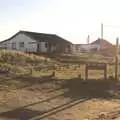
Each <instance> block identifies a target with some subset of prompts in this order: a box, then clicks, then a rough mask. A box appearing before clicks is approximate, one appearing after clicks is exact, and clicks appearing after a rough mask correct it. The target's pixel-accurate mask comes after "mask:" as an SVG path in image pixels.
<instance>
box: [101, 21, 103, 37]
mask: <svg viewBox="0 0 120 120" xmlns="http://www.w3.org/2000/svg"><path fill="white" fill-rule="evenodd" d="M101 39H103V23H101Z"/></svg>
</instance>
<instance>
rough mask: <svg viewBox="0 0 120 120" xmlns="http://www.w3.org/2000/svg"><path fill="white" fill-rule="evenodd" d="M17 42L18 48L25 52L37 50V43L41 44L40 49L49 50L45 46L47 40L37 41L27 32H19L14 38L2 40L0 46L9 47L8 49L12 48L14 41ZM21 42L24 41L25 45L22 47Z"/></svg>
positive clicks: (42, 50)
mask: <svg viewBox="0 0 120 120" xmlns="http://www.w3.org/2000/svg"><path fill="white" fill-rule="evenodd" d="M14 42H15V43H16V49H15V50H19V51H23V52H26V51H27V52H36V51H37V44H40V51H41V52H47V48H46V47H45V42H39V43H38V42H36V41H35V40H33V39H31V38H30V37H28V36H26V35H25V34H22V33H19V34H18V35H17V36H15V37H14V38H12V39H10V40H8V41H5V42H2V43H1V44H0V46H2V47H7V49H9V50H12V43H14ZM20 42H24V47H20Z"/></svg>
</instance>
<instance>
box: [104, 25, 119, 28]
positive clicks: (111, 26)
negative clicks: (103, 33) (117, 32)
mask: <svg viewBox="0 0 120 120" xmlns="http://www.w3.org/2000/svg"><path fill="white" fill-rule="evenodd" d="M104 27H110V28H117V29H120V26H114V25H104Z"/></svg>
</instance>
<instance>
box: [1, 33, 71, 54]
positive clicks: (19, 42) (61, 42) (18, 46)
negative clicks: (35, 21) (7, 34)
mask: <svg viewBox="0 0 120 120" xmlns="http://www.w3.org/2000/svg"><path fill="white" fill-rule="evenodd" d="M0 47H1V48H4V49H8V50H18V51H23V52H38V53H39V52H41V53H71V52H72V43H71V42H69V41H67V40H65V39H63V38H61V37H59V36H57V35H55V34H45V33H36V32H29V31H19V32H18V33H16V34H15V35H13V36H12V37H11V38H9V39H7V40H4V41H2V42H0Z"/></svg>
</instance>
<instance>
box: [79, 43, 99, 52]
mask: <svg viewBox="0 0 120 120" xmlns="http://www.w3.org/2000/svg"><path fill="white" fill-rule="evenodd" d="M94 48H97V51H99V50H100V45H98V44H83V45H80V49H85V50H86V51H90V49H94Z"/></svg>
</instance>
